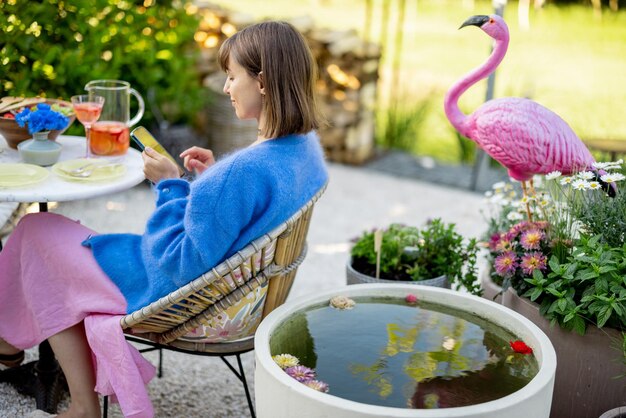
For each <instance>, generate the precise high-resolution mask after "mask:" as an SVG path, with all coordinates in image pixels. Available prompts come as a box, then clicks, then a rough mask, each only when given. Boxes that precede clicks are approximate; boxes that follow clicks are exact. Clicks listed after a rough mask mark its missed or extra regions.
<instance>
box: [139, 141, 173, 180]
mask: <svg viewBox="0 0 626 418" xmlns="http://www.w3.org/2000/svg"><path fill="white" fill-rule="evenodd" d="M141 157H142V158H143V173H144V175H145V176H146V178H147V179H148V180H150V181H151V182H153V183H158V182H159V181H161V180H164V179H177V178H179V177H180V173H179V171H178V168H177V167H176V164H174V163H173V162H172V161H171V160H170V159H169V158H167V157H164V156H163V155H161V154H159V153H158V152H156V151H155V150H153V149H152V148H150V147H146V148H145V149H144V150H143V152H142V153H141Z"/></svg>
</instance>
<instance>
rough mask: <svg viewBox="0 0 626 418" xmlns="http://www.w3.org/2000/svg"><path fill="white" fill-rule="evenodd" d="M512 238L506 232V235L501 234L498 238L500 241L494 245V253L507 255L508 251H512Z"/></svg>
mask: <svg viewBox="0 0 626 418" xmlns="http://www.w3.org/2000/svg"><path fill="white" fill-rule="evenodd" d="M513 239H514V237H512V236H511V233H509V232H507V233H506V234H502V235H501V236H500V240H499V241H498V243H497V244H496V252H498V253H507V252H509V251H513V247H514V245H515V244H514V243H513Z"/></svg>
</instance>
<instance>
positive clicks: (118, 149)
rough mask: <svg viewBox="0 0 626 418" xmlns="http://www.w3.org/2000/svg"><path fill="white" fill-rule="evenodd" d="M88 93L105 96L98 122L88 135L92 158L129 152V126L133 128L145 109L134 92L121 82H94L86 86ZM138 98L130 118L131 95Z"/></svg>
mask: <svg viewBox="0 0 626 418" xmlns="http://www.w3.org/2000/svg"><path fill="white" fill-rule="evenodd" d="M85 90H87V91H88V92H89V93H90V94H95V95H98V96H102V97H104V107H103V108H102V113H101V114H100V119H99V120H98V122H96V123H94V124H93V125H92V127H91V132H90V141H89V142H90V148H91V152H92V153H93V154H95V155H122V154H125V153H126V151H127V150H128V145H129V141H130V127H131V126H133V125H135V124H136V123H137V122H139V120H140V119H141V117H142V116H143V112H144V109H145V104H144V101H143V98H142V97H141V95H140V94H139V93H138V92H137V90H135V89H133V88H131V87H130V84H129V83H127V82H126V81H121V80H93V81H90V82H89V83H87V85H86V86H85ZM131 94H132V95H133V96H135V97H136V98H137V102H138V103H139V109H138V110H137V114H136V115H135V116H134V117H133V118H132V119H131V118H130V95H131Z"/></svg>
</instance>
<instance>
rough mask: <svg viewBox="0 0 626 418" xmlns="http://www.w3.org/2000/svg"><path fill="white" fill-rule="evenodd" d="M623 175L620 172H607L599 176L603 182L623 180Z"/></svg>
mask: <svg viewBox="0 0 626 418" xmlns="http://www.w3.org/2000/svg"><path fill="white" fill-rule="evenodd" d="M625 178H626V177H624V175H623V174H621V173H608V174H605V175H603V176H602V177H600V179H601V180H602V181H603V182H605V183H615V182H616V181H620V180H624V179H625Z"/></svg>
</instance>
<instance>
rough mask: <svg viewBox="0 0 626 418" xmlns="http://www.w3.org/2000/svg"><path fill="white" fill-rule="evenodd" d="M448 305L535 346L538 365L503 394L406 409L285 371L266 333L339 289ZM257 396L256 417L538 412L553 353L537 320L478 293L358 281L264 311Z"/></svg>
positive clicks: (547, 397)
mask: <svg viewBox="0 0 626 418" xmlns="http://www.w3.org/2000/svg"><path fill="white" fill-rule="evenodd" d="M408 293H413V294H415V295H417V298H418V299H419V300H421V301H424V302H433V303H438V304H440V305H443V306H450V307H455V308H457V309H460V310H462V311H466V312H470V313H471V314H472V315H475V316H478V317H481V318H485V319H486V320H488V321H490V322H492V323H494V324H496V325H497V326H500V327H503V328H505V329H507V330H509V331H511V332H512V333H513V334H515V335H516V336H518V337H519V338H520V339H522V340H524V341H525V342H527V343H528V344H529V345H530V346H531V347H533V349H534V355H535V356H536V358H537V362H538V365H539V369H538V372H537V374H536V375H535V377H534V378H532V379H531V380H530V382H529V383H528V384H526V385H525V386H524V387H522V388H521V389H520V390H518V391H516V392H513V393H512V394H510V395H508V396H504V397H502V398H499V399H496V400H493V401H490V402H485V403H480V404H476V405H471V406H463V407H456V408H442V409H404V408H393V407H385V406H378V405H369V404H365V403H360V402H355V401H351V400H346V399H343V398H340V397H337V396H333V395H332V394H327V393H321V392H317V391H315V390H313V389H310V388H308V387H306V386H305V385H303V384H301V383H298V382H297V381H295V380H294V379H293V378H291V377H289V376H288V375H287V374H286V373H285V372H284V371H283V370H282V369H281V368H280V367H279V366H278V365H277V364H276V363H275V362H274V360H273V359H272V357H271V351H270V339H271V337H272V334H273V333H274V332H275V331H276V329H277V328H278V327H279V326H280V325H281V324H282V323H283V322H284V321H286V320H287V319H288V318H290V317H293V315H295V314H296V313H298V312H300V311H302V310H306V309H307V308H309V307H311V306H314V305H317V304H320V303H327V301H328V300H329V299H330V298H332V297H334V296H337V295H345V296H348V297H350V298H355V297H377V296H384V297H400V298H403V297H405V296H406V295H407V294H408ZM255 357H256V369H255V395H256V396H255V398H256V408H257V415H258V417H259V418H292V417H295V416H297V417H298V418H322V417H341V418H357V417H358V418H362V417H431V418H432V417H481V418H496V417H507V418H529V417H533V418H540V417H547V416H548V414H549V411H550V403H551V399H552V390H553V386H554V375H555V372H556V354H555V352H554V349H553V348H552V345H551V344H550V341H549V340H548V338H547V337H546V336H545V334H544V333H543V332H541V330H539V328H537V326H535V325H534V324H533V323H532V322H530V321H529V320H528V319H526V318H524V317H523V316H521V315H519V314H517V313H515V312H513V311H511V310H509V309H507V308H505V307H503V306H501V305H499V304H497V303H494V302H490V301H487V300H485V299H483V298H479V297H476V296H472V295H468V294H464V293H460V292H455V291H452V290H448V289H440V288H435V287H430V286H419V285H402V284H393V285H389V284H362V285H354V286H347V287H344V288H339V289H335V290H332V291H327V292H324V293H321V294H316V295H314V296H307V297H303V298H300V299H296V300H293V301H289V302H287V303H286V304H284V305H282V306H281V307H279V308H277V309H276V310H274V311H273V312H272V313H271V314H270V315H268V316H267V317H266V318H265V319H264V320H263V321H262V323H261V325H260V326H259V328H258V330H257V332H256V335H255Z"/></svg>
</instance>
